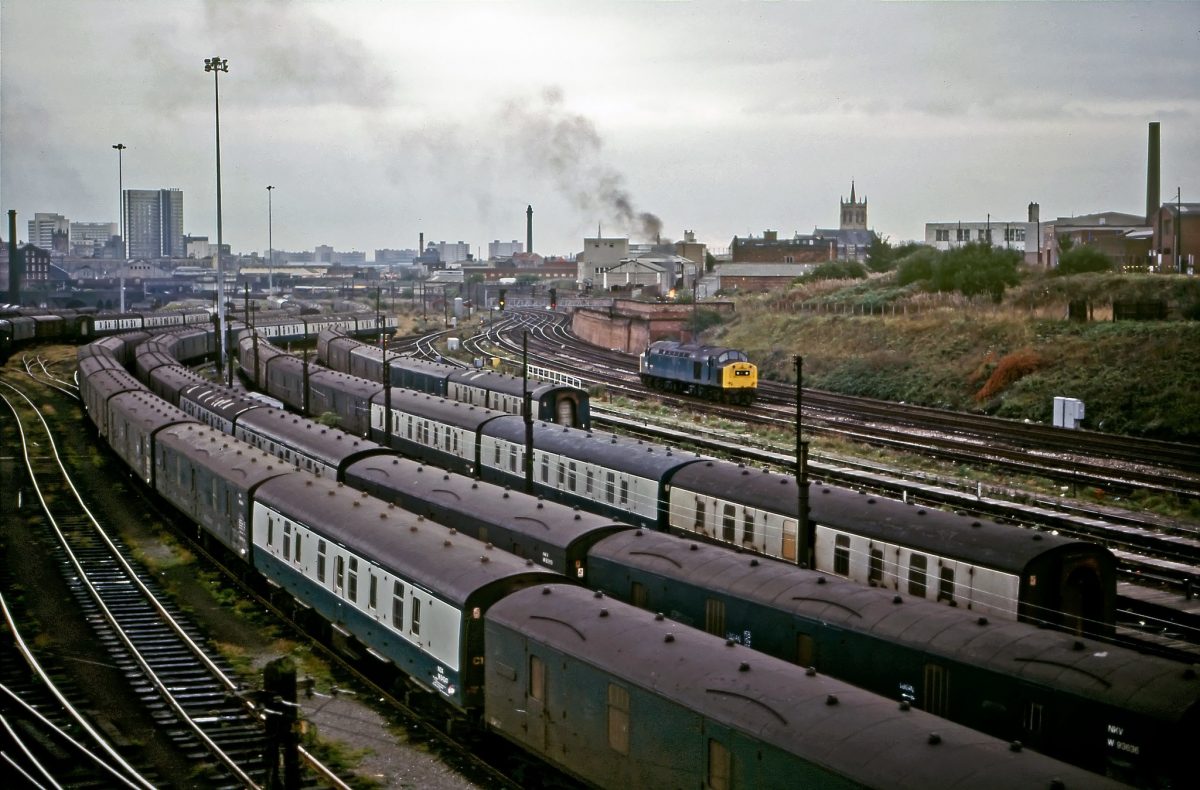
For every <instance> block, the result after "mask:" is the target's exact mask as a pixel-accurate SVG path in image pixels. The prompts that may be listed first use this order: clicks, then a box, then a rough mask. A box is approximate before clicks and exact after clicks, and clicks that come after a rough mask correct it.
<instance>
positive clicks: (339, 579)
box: [333, 554, 346, 592]
mask: <svg viewBox="0 0 1200 790" xmlns="http://www.w3.org/2000/svg"><path fill="white" fill-rule="evenodd" d="M345 585H346V558H345V557H343V556H342V555H341V554H339V555H337V559H336V560H334V563H333V588H334V589H335V590H337V591H338V592H341V591H342V588H343V587H344V586H345Z"/></svg>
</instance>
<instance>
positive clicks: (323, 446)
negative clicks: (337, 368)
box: [233, 404, 392, 481]
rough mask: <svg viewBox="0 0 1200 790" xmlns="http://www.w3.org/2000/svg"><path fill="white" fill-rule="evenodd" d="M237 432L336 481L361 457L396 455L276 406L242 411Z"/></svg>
mask: <svg viewBox="0 0 1200 790" xmlns="http://www.w3.org/2000/svg"><path fill="white" fill-rule="evenodd" d="M260 405H261V404H260ZM233 434H234V436H235V437H236V438H238V439H240V440H242V441H243V442H246V443H247V444H250V445H252V446H254V447H257V448H260V449H262V450H264V451H265V452H268V453H270V454H272V455H275V456H278V457H280V458H282V459H283V460H285V461H287V462H288V463H289V464H292V465H293V466H295V467H297V468H299V469H301V470H303V471H306V472H311V473H313V474H315V475H318V476H320V477H325V478H328V479H330V480H333V481H339V480H341V479H342V472H343V470H344V469H345V468H346V467H347V466H349V465H350V464H353V463H354V462H356V461H358V460H359V459H362V458H368V457H371V456H375V455H379V454H381V453H386V454H387V455H388V456H389V457H390V456H391V454H392V453H391V451H390V450H388V449H387V448H385V447H383V446H381V445H378V444H376V443H375V442H373V441H370V440H369V439H362V438H358V437H356V436H354V435H353V434H349V433H346V432H345V431H342V430H339V429H337V428H329V427H327V426H324V425H321V424H320V423H317V422H314V421H312V420H310V419H308V418H307V417H299V416H297V415H295V414H290V413H288V412H286V411H283V410H281V409H274V408H256V409H250V410H247V411H242V412H239V413H238V414H237V416H236V417H235V424H234V426H233Z"/></svg>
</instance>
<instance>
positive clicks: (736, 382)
mask: <svg viewBox="0 0 1200 790" xmlns="http://www.w3.org/2000/svg"><path fill="white" fill-rule="evenodd" d="M721 390H722V393H723V394H724V396H725V400H728V401H732V402H734V403H750V402H752V401H753V400H754V396H755V394H756V393H757V392H758V368H757V367H755V365H754V363H753V362H730V363H729V364H728V365H726V366H725V367H724V369H723V370H722V371H721Z"/></svg>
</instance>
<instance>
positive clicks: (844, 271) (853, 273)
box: [800, 261, 867, 281]
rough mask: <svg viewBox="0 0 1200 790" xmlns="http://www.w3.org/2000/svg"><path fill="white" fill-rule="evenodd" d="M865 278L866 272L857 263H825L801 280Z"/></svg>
mask: <svg viewBox="0 0 1200 790" xmlns="http://www.w3.org/2000/svg"><path fill="white" fill-rule="evenodd" d="M866 276H867V270H866V269H865V268H863V265H862V264H861V263H859V262H858V261H826V262H825V263H822V264H821V265H820V266H818V267H817V268H815V269H813V270H812V271H811V272H810V273H808V274H806V275H804V276H803V277H801V278H800V279H801V280H804V281H812V280H859V279H862V278H863V277H866Z"/></svg>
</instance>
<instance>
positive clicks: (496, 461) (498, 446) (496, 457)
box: [493, 442, 500, 466]
mask: <svg viewBox="0 0 1200 790" xmlns="http://www.w3.org/2000/svg"><path fill="white" fill-rule="evenodd" d="M495 447H496V456H495V461H493V463H494V464H495V465H496V466H500V442H496V444H495Z"/></svg>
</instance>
